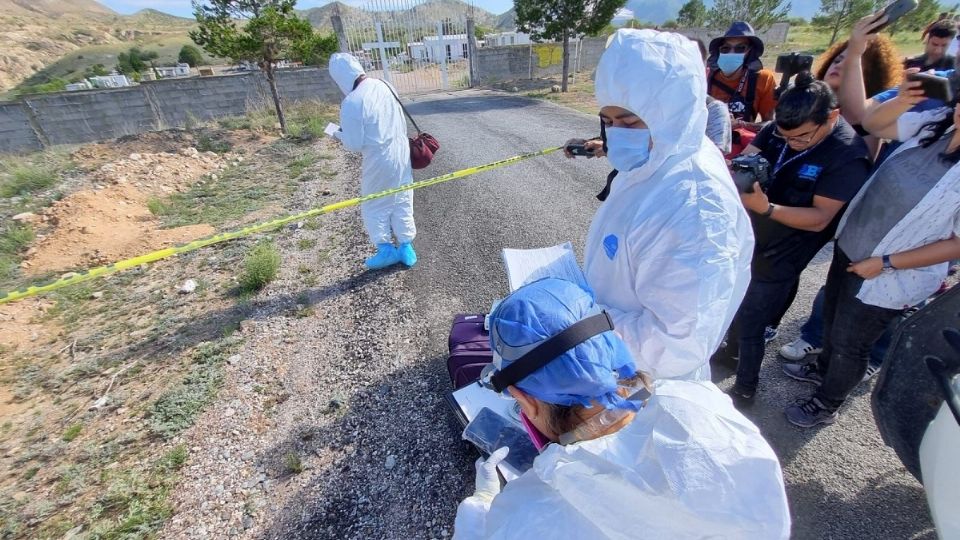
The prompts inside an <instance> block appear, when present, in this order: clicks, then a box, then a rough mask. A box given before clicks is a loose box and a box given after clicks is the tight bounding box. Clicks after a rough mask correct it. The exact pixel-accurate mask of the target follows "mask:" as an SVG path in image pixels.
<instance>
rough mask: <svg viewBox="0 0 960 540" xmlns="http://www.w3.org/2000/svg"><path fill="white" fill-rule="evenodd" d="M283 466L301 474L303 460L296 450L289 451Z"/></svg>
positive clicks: (284, 457) (293, 472) (289, 471)
mask: <svg viewBox="0 0 960 540" xmlns="http://www.w3.org/2000/svg"><path fill="white" fill-rule="evenodd" d="M283 468H284V469H286V471H287V472H288V473H290V474H300V473H302V472H303V469H304V467H303V460H301V459H300V455H299V454H297V453H296V452H287V453H286V455H284V456H283Z"/></svg>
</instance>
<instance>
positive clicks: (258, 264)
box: [240, 241, 280, 292]
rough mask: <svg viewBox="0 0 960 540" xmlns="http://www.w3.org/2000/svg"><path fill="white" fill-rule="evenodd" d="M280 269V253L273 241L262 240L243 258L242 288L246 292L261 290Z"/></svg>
mask: <svg viewBox="0 0 960 540" xmlns="http://www.w3.org/2000/svg"><path fill="white" fill-rule="evenodd" d="M279 270H280V253H279V252H278V251H277V248H276V246H274V245H273V242H270V241H265V242H260V243H259V244H257V245H256V246H254V248H253V249H252V250H251V251H250V253H249V254H248V255H247V257H246V258H245V259H244V260H243V272H242V273H241V274H240V288H241V290H243V291H245V292H254V291H259V290H260V289H262V288H264V287H265V286H266V285H267V283H270V282H271V281H273V279H274V278H275V277H277V273H278V272H279Z"/></svg>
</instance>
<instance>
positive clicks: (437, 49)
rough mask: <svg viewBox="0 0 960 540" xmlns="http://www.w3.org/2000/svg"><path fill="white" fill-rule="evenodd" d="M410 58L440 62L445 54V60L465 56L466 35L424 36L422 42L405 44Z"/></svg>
mask: <svg viewBox="0 0 960 540" xmlns="http://www.w3.org/2000/svg"><path fill="white" fill-rule="evenodd" d="M407 49H408V50H409V51H410V52H409V54H410V58H411V59H413V60H414V61H416V62H440V60H441V59H442V58H443V57H444V56H446V59H447V62H451V61H454V60H462V59H464V58H466V57H467V35H466V34H451V35H449V36H443V40H442V41H441V39H440V36H424V37H423V41H422V42H417V43H410V44H408V45H407Z"/></svg>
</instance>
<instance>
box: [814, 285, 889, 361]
mask: <svg viewBox="0 0 960 540" xmlns="http://www.w3.org/2000/svg"><path fill="white" fill-rule="evenodd" d="M823 290H824V287H820V290H819V291H818V292H817V297H816V298H814V299H813V306H812V307H811V308H810V317H809V318H808V319H807V322H805V323H803V326H802V327H800V337H801V338H803V340H804V341H806V342H807V343H809V344H811V345H813V346H814V347H816V348H818V349H820V348H823V297H824V294H823ZM899 320H900V319H899V318H898V319H895V320H894V321H893V322H891V323H890V326H889V327H887V329H886V331H885V332H884V333H883V335H882V336H880V339H879V340H878V341H877V343H876V344H875V345H874V346H873V349H871V350H870V364H871V365H874V366H879V365H882V364H883V357H884V356H885V355H886V354H887V349H888V348H889V347H890V340H891V339H893V331H894V329H895V328H896V325H897V322H899Z"/></svg>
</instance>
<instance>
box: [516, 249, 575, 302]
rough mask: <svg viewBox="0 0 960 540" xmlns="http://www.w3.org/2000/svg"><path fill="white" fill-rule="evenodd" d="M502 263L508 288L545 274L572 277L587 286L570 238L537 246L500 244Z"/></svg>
mask: <svg viewBox="0 0 960 540" xmlns="http://www.w3.org/2000/svg"><path fill="white" fill-rule="evenodd" d="M503 265H504V267H505V268H506V270H507V281H508V283H509V284H510V290H511V291H515V290H517V289H519V288H520V287H522V286H523V285H526V284H527V283H532V282H534V281H537V280H538V279H543V278H547V277H555V278H560V279H565V280H567V281H572V282H573V283H576V284H577V285H579V286H580V287H582V288H584V289H587V290H589V287H588V286H587V278H586V276H584V275H583V270H581V269H580V265H579V264H578V263H577V256H576V255H575V254H574V253H573V245H572V244H571V243H570V242H566V243H563V244H560V245H557V246H553V247H545V248H540V249H508V248H504V250H503Z"/></svg>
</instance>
